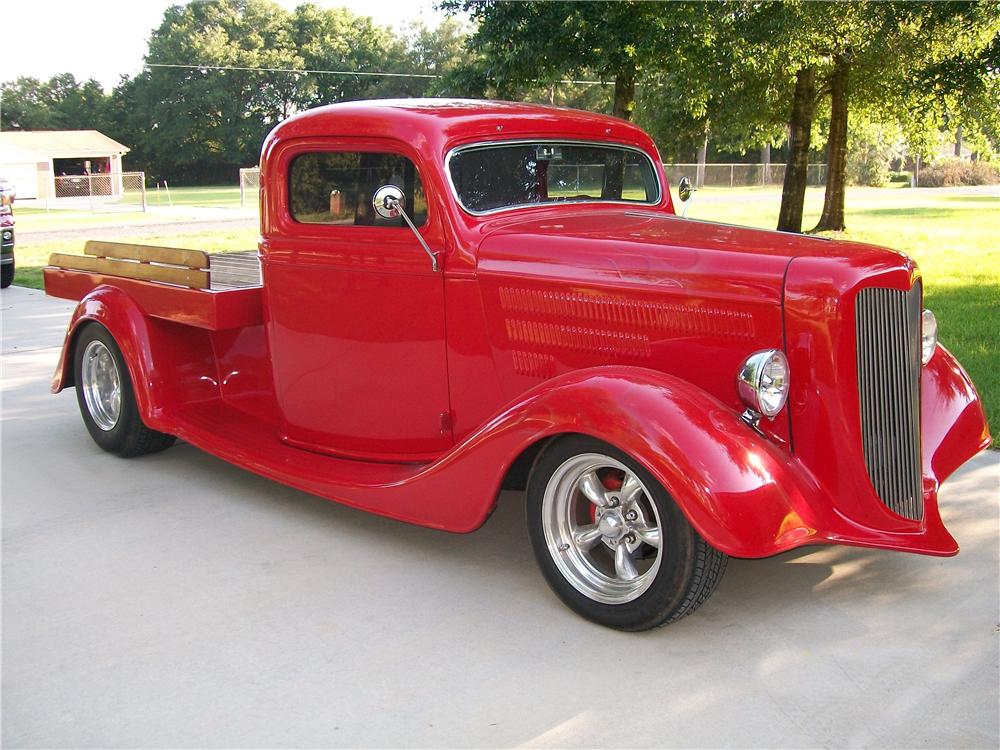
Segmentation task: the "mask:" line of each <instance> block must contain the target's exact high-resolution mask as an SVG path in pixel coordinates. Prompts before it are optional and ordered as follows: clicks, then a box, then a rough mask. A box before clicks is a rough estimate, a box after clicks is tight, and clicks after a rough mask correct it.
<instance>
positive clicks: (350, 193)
mask: <svg viewBox="0 0 1000 750" xmlns="http://www.w3.org/2000/svg"><path fill="white" fill-rule="evenodd" d="M288 181H289V185H288V188H289V190H288V192H289V211H290V213H291V215H292V218H293V219H294V220H295V221H297V222H299V223H301V224H327V225H336V226H364V227H403V226H406V224H405V223H404V221H403V218H402V217H401V216H400V217H397V218H394V219H384V218H382V217H381V216H379V215H378V214H376V213H375V210H374V209H373V208H372V197H373V196H374V194H375V191H376V190H378V189H379V188H380V187H382V186H383V185H395V186H396V187H398V188H399V189H400V190H402V191H403V196H404V201H403V202H404V207H405V209H406V212H407V213H408V214H409V215H410V218H411V219H413V223H414V224H415V225H416V226H418V227H419V226H422V225H423V224H425V223H426V221H427V197H426V195H425V194H424V187H423V183H422V182H421V180H420V175H419V173H418V172H417V169H416V167H415V166H414V164H413V162H412V161H410V160H409V159H407V158H406V157H405V156H401V155H399V154H390V153H377V152H364V151H314V152H308V153H304V154H299V155H298V156H296V157H295V158H294V159H293V160H292V164H291V168H290V170H289V175H288Z"/></svg>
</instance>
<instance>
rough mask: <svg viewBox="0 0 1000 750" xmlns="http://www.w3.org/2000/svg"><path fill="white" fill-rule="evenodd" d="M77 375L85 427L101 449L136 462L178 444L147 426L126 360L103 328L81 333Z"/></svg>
mask: <svg viewBox="0 0 1000 750" xmlns="http://www.w3.org/2000/svg"><path fill="white" fill-rule="evenodd" d="M73 375H74V380H75V382H76V399H77V402H78V403H79V404H80V413H81V414H82V415H83V423H84V424H85V425H86V426H87V431H88V432H89V433H90V436H91V437H92V438H93V439H94V442H95V443H97V444H98V445H99V446H100V447H101V448H103V449H104V450H106V451H108V452H109V453H114V454H116V455H118V456H121V457H122V458H131V457H133V456H141V455H143V454H146V453H155V452H157V451H161V450H164V449H165V448H169V447H170V446H171V445H173V444H174V440H175V438H174V436H173V435H167V434H166V433H163V432H157V431H156V430H151V429H149V428H148V427H147V426H146V425H145V424H144V423H143V421H142V418H141V417H140V416H139V407H138V404H136V400H135V393H134V391H133V390H132V378H131V377H130V376H129V372H128V368H127V367H126V366H125V359H124V358H123V357H122V353H121V350H120V349H119V348H118V344H117V343H115V340H114V337H113V336H112V335H111V334H110V333H109V332H108V329H107V328H105V327H104V326H102V325H100V324H99V323H89V324H87V326H86V328H84V329H83V330H82V331H81V332H80V334H79V337H78V338H77V341H76V347H75V349H74V362H73Z"/></svg>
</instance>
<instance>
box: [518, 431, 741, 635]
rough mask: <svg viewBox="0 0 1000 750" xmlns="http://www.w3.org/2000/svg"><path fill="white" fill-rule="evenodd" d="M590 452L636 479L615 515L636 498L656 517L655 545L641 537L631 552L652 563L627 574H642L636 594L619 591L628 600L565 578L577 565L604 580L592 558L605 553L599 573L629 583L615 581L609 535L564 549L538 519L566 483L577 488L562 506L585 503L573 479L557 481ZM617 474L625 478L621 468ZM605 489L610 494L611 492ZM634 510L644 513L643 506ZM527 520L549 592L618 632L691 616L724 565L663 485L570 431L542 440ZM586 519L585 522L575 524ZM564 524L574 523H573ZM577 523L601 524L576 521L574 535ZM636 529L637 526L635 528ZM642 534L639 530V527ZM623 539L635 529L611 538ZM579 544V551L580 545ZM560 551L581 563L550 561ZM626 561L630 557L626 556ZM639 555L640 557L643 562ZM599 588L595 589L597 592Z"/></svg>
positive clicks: (619, 454)
mask: <svg viewBox="0 0 1000 750" xmlns="http://www.w3.org/2000/svg"><path fill="white" fill-rule="evenodd" d="M595 455H600V456H604V457H608V458H609V459H611V462H612V463H614V462H617V463H618V464H620V465H621V466H623V467H625V468H626V469H627V471H630V472H632V473H633V474H634V475H635V478H637V479H638V480H639V482H641V485H642V486H643V490H642V491H641V492H637V493H636V494H635V495H633V497H635V498H636V500H635V504H632V505H629V506H626V504H625V496H624V490H622V491H621V494H622V497H621V503H622V504H621V507H620V508H618V511H619V513H620V515H619V516H618V517H619V518H622V517H629V516H631V517H633V518H634V516H635V512H634V511H633V512H630V513H625V511H624V509H625V508H626V507H632V508H638V507H639V505H640V504H643V505H642V507H644V508H645V509H646V510H645V513H644V516H643V517H644V518H648V519H649V520H650V521H652V520H654V519H655V521H656V522H657V523H658V529H659V536H658V537H656V538H658V539H659V547H658V548H654V547H651V546H643V544H642V543H641V542H640V543H639V544H638V545H637V547H636V550H635V553H636V557H635V559H636V560H640V562H639V564H640V565H642V564H648V560H649V558H650V556H651V555H652V557H653V560H654V562H653V564H650V566H649V568H648V569H647V570H646V571H645V572H644V573H642V574H641V575H640V576H639V577H638V578H636V579H633V580H635V581H638V580H641V579H644V583H643V585H645V586H646V588H645V589H644V590H641V593H639V592H636V593H634V594H633V593H628V594H624V595H623V596H634V598H632V599H630V600H628V601H621V602H615V603H606V602H603V601H599V600H597V599H595V598H594V597H593V595H590V594H587V593H585V592H584V590H582V589H581V588H580V586H581V585H582V586H583V588H584V589H585V588H586V587H587V584H586V582H585V583H583V584H574V583H573V582H572V580H571V579H572V578H573V576H574V575H577V576H579V575H581V574H580V573H574V572H573V571H579V570H583V571H584V572H583V573H582V575H585V576H593V575H594V573H593V572H592V571H596V572H597V579H595V580H597V582H596V584H595V585H596V586H601V585H603V584H602V582H601V581H600V580H599V579H600V576H601V574H602V571H601V570H599V568H600V566H599V565H597V563H600V562H602V561H601V560H600V559H598V558H599V556H600V555H611V557H612V562H611V570H610V572H607V571H605V574H606V577H607V578H608V579H609V580H610V581H611V585H631V584H632V583H633V581H632V580H629V578H628V577H624V578H622V579H621V580H620V581H619V580H617V579H616V571H617V564H618V563H617V558H616V557H615V554H616V552H617V548H616V543H615V542H614V541H608V542H606V541H604V540H605V539H608V537H606V536H601V537H600V539H601V541H599V542H597V543H591V546H590V547H589V548H584V547H579V546H577V547H575V548H574V549H573V550H572V551H569V550H568V547H569V545H567V544H565V543H563V544H559V543H558V542H559V541H560V539H562V537H558V534H556V532H554V531H553V528H554V525H555V522H554V521H552V520H549V521H547V522H546V521H543V515H544V514H546V513H549V515H547V516H546V518H549V519H552V518H553V516H552V515H551V510H550V509H551V508H552V507H554V503H556V502H558V501H556V500H553V499H552V498H554V497H557V496H558V495H559V494H560V493H559V492H558V489H559V488H565V487H572V488H573V489H572V492H576V493H578V495H577V499H576V500H575V501H574V500H569V501H567V502H569V503H575V504H576V505H570V506H565V507H567V508H571V507H577V506H579V505H580V504H581V502H582V505H583V506H584V507H585V508H589V507H590V505H589V504H588V503H587V501H586V497H585V496H584V493H583V492H582V491H580V490H579V489H578V487H579V485H578V484H576V483H574V482H570V480H569V479H567V480H560V476H570V477H571V476H572V474H571V473H569V474H566V472H567V471H569V470H566V469H565V468H564V467H566V466H570V465H572V464H573V462H579V461H584V462H585V461H586V460H588V459H587V457H588V456H595ZM610 471H614V470H610ZM623 476H627V474H623ZM561 481H565V482H569V484H560V482H561ZM612 481H613V480H612ZM550 482H553V483H554V484H553V490H552V491H551V492H550V500H549V502H548V504H546V501H545V496H546V491H547V489H548V488H549V485H550ZM631 486H634V485H631ZM603 489H604V488H603V487H602V490H603ZM606 491H607V492H610V493H614V492H616V491H617V490H606ZM561 494H564V495H565V494H566V493H565V492H563V493H561ZM611 500H612V501H613V502H616V503H617V502H618V501H619V499H618V498H617V497H615V496H614V494H612V495H611ZM591 502H592V501H591ZM653 505H655V510H654V508H653V507H652V506H653ZM560 507H562V506H560ZM579 510H580V509H579V507H577V511H576V512H579ZM607 511H608V509H607V508H599V509H596V510H593V511H590V513H591V519H592V520H594V519H595V515H594V514H602V513H604V514H606V513H607ZM638 512H639V513H640V514H643V511H642V510H639V511H638ZM571 515H572V513H571V512H570V511H568V510H567V513H566V516H567V517H569V516H571ZM556 516H557V517H560V518H561V517H562V515H560V514H559V513H556ZM527 521H528V533H529V536H530V538H531V544H532V547H533V548H534V552H535V558H536V560H537V561H538V565H539V567H540V568H541V570H542V574H543V575H544V577H545V580H546V581H547V582H548V584H549V586H550V587H551V588H552V590H553V591H554V592H555V593H556V595H558V596H559V598H560V599H562V601H563V602H564V603H565V604H566V605H567V606H568V607H569V608H570V609H572V610H574V611H575V612H577V613H578V614H580V615H582V616H583V617H585V618H587V619H588V620H591V621H593V622H596V623H598V624H600V625H605V626H607V627H610V628H615V629H617V630H627V631H639V630H649V629H650V628H656V627H659V626H662V625H667V624H669V623H672V622H676V621H677V620H680V619H681V618H682V617H685V616H686V615H689V614H691V613H692V612H694V611H695V610H696V609H697V608H698V607H700V606H701V605H702V604H703V603H704V602H705V601H706V600H707V599H708V598H709V596H711V594H712V592H713V591H714V590H715V588H716V586H717V585H718V583H719V581H720V580H721V579H722V574H723V573H724V572H725V569H726V563H727V562H728V560H729V558H728V557H727V556H726V555H725V554H723V553H722V552H719V551H718V550H716V549H714V548H713V547H712V546H710V545H709V544H708V542H706V541H705V540H704V539H702V538H701V536H699V535H698V533H697V532H696V531H695V530H694V528H692V526H691V524H690V523H688V521H687V519H686V518H685V517H684V514H683V513H681V511H680V509H679V508H678V507H677V505H676V503H674V501H673V500H672V499H671V498H670V496H669V495H668V493H667V492H666V490H665V489H664V488H663V487H662V486H661V485H660V484H659V483H658V482H657V481H656V480H655V479H654V478H653V476H652V475H651V474H650V473H649V472H648V471H646V470H645V469H644V468H643V467H642V466H640V465H639V464H638V463H637V462H636V461H634V460H633V459H631V458H630V457H629V456H627V455H625V454H624V453H622V452H621V451H619V450H617V449H616V448H614V447H612V446H610V445H608V444H606V443H604V442H602V441H600V440H595V439H593V438H589V437H585V436H578V435H573V436H568V437H564V438H560V439H559V440H557V441H556V442H554V443H552V444H551V445H550V446H548V447H547V448H546V449H545V450H544V451H543V453H542V454H541V455H540V456H539V458H538V460H537V462H536V463H535V466H534V468H533V470H532V473H531V478H530V480H529V482H528V497H527ZM585 522H586V520H584V521H582V522H581V523H585ZM546 523H547V525H548V528H549V536H548V537H547V536H546ZM609 525H612V526H613V523H612V522H610V521H609ZM569 528H570V529H571V530H572V529H573V527H572V526H570V527H569ZM584 528H596V529H600V528H601V526H600V524H599V523H597V524H590V525H589V526H587V527H585V526H578V527H575V532H574V533H578V532H579V531H581V530H582V529H584ZM628 528H631V527H625V529H628ZM636 528H637V529H638V528H639V527H636ZM649 528H650V526H649V525H643V526H642V529H646V530H648V529H649ZM616 533H621V532H616ZM641 536H642V534H641V533H640V537H641ZM572 537H573V534H571V535H570V536H569V537H566V538H567V539H569V538H572ZM626 540H628V541H631V542H632V543H633V544H634V543H635V535H634V534H627V535H625V536H623V537H622V538H621V539H619V540H618V542H617V544H620V543H621V542H623V541H626ZM602 545H603V546H602ZM612 545H615V546H612ZM605 548H607V549H605ZM585 549H586V551H584V550H585ZM626 549H627V548H626ZM611 550H615V552H611ZM567 552H568V553H569V555H570V556H572V560H577V561H579V560H585V561H586V562H585V564H584V565H583V566H582V567H581V565H580V564H579V562H576V563H573V562H572V561H571V558H570V557H562V558H561V559H560V563H559V564H557V563H556V561H555V559H554V558H555V556H556V555H563V556H566V555H567ZM629 559H630V560H631V559H633V558H632V557H631V555H630V558H629ZM642 560H645V561H646V562H645V563H643V562H642ZM592 563H594V566H593V568H591V569H587V568H588V566H590V565H591V564H592ZM559 565H562V566H563V568H564V569H568V570H569V571H570V572H569V573H564V572H563V570H561V569H560V567H559ZM631 572H632V573H636V572H638V571H637V568H636V567H633V568H632V571H631ZM577 580H578V581H579V580H580V579H579V578H577ZM602 593H603V592H602ZM602 593H598V594H596V595H598V596H600V595H602Z"/></svg>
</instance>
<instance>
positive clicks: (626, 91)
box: [611, 68, 636, 120]
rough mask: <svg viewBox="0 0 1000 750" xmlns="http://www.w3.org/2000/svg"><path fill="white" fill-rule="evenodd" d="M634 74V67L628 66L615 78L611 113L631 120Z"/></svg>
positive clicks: (633, 100) (633, 101)
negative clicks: (628, 67)
mask: <svg viewBox="0 0 1000 750" xmlns="http://www.w3.org/2000/svg"><path fill="white" fill-rule="evenodd" d="M635 75H636V70H635V68H630V69H628V70H625V71H622V72H621V73H619V74H618V77H617V78H615V100H614V104H613V105H612V108H611V114H612V115H614V116H615V117H620V118H622V119H623V120H631V119H632V110H633V109H634V108H635Z"/></svg>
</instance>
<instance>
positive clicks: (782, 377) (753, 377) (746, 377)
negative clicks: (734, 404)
mask: <svg viewBox="0 0 1000 750" xmlns="http://www.w3.org/2000/svg"><path fill="white" fill-rule="evenodd" d="M736 388H737V390H739V393H740V398H742V399H743V402H744V403H745V404H746V405H747V406H749V407H750V408H751V409H753V410H754V411H755V412H757V413H758V414H763V415H764V416H765V417H767V418H768V419H773V418H774V416H775V415H776V414H777V413H778V412H779V411H781V408H782V407H783V406H784V405H785V401H787V400H788V360H787V359H786V358H785V355H784V354H783V353H782V352H781V351H779V350H778V349H764V350H763V351H759V352H754V353H753V354H751V355H750V357H749V358H748V359H747V361H746V362H745V363H744V365H743V367H742V368H741V369H740V373H739V375H738V376H737V378H736Z"/></svg>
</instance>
